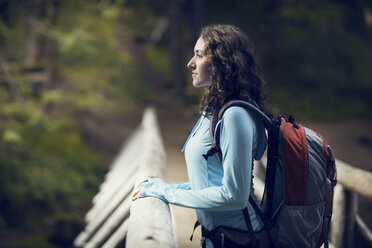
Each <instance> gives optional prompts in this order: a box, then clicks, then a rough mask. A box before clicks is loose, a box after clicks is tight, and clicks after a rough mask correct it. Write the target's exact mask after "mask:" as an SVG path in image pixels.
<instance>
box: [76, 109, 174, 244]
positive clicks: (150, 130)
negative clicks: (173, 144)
mask: <svg viewBox="0 0 372 248" xmlns="http://www.w3.org/2000/svg"><path fill="white" fill-rule="evenodd" d="M165 166H166V156H165V150H164V146H163V141H162V139H161V136H160V132H159V128H158V124H157V120H156V115H155V111H154V110H153V109H146V110H145V112H144V116H143V120H142V123H141V125H140V126H139V127H138V128H137V129H136V130H135V131H134V132H133V134H132V136H131V137H130V138H129V140H128V141H127V142H126V143H125V145H124V146H123V148H122V150H121V152H120V154H119V155H118V156H117V158H116V159H115V161H114V163H113V164H112V165H111V168H110V170H109V172H108V173H107V175H106V177H105V181H104V182H103V183H102V185H101V186H100V190H99V193H98V194H97V195H96V196H95V197H94V199H93V206H92V208H91V209H90V210H89V212H88V213H87V215H86V217H85V221H86V226H85V229H84V230H83V231H82V232H81V233H80V234H79V235H78V237H76V239H75V241H74V246H75V247H86V248H94V247H105V248H113V247H119V246H120V247H124V244H125V247H129V248H131V247H132V248H137V247H169V248H172V247H176V241H175V238H174V232H173V225H172V219H171V214H170V209H169V206H168V204H166V203H164V202H163V201H161V200H159V199H157V198H152V197H148V198H143V199H141V200H138V201H135V202H132V201H131V195H132V193H133V189H134V187H135V186H136V185H138V184H139V183H140V182H142V181H143V180H145V179H147V178H149V177H158V178H162V179H164V177H165Z"/></svg>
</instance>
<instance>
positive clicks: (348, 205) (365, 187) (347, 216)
mask: <svg viewBox="0 0 372 248" xmlns="http://www.w3.org/2000/svg"><path fill="white" fill-rule="evenodd" d="M266 160H267V159H266V156H264V157H263V158H262V159H261V160H260V161H255V166H254V171H253V173H254V175H255V177H254V188H255V193H256V195H257V198H258V199H259V200H261V197H262V195H263V191H264V178H265V167H266ZM336 168H337V180H338V182H337V185H336V187H335V193H334V200H333V217H332V220H331V231H330V242H331V243H330V247H336V248H346V247H347V248H349V247H350V248H351V247H355V245H354V236H355V235H356V234H358V237H359V238H360V240H358V242H359V243H361V244H363V245H365V246H366V247H372V232H371V231H370V230H369V229H368V227H367V225H366V224H365V223H364V221H363V220H362V218H361V217H360V215H359V213H358V195H361V196H363V197H366V198H368V199H369V200H372V173H371V172H369V171H365V170H362V169H359V168H356V167H353V166H351V165H349V164H347V163H345V162H343V161H341V160H338V159H336ZM363 247H364V246H363Z"/></svg>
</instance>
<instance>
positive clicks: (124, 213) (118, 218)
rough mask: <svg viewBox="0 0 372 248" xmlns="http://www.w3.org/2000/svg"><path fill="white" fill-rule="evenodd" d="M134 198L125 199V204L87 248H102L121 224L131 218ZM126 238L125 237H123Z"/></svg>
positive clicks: (106, 222)
mask: <svg viewBox="0 0 372 248" xmlns="http://www.w3.org/2000/svg"><path fill="white" fill-rule="evenodd" d="M131 201H132V198H131V197H128V198H127V199H125V201H124V202H123V204H120V206H118V208H117V209H116V210H115V211H114V212H113V213H112V214H111V215H110V216H109V217H108V219H107V220H106V221H105V222H104V223H103V225H102V226H101V227H100V228H99V229H98V230H97V232H96V233H95V234H94V236H93V237H92V239H90V240H89V241H88V242H87V243H86V244H85V246H84V247H85V248H96V247H101V246H102V244H103V242H104V241H105V240H107V239H108V237H110V236H111V235H112V233H114V232H115V230H116V229H117V228H118V227H119V226H120V224H121V223H123V222H124V221H125V219H126V218H127V217H128V216H129V209H130V205H131ZM123 238H124V237H123Z"/></svg>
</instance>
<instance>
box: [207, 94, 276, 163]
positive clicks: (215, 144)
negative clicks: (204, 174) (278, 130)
mask: <svg viewBox="0 0 372 248" xmlns="http://www.w3.org/2000/svg"><path fill="white" fill-rule="evenodd" d="M233 106H238V107H242V108H244V109H246V110H249V111H253V112H255V113H257V114H258V115H259V116H260V118H261V119H262V121H263V123H264V126H265V128H266V129H267V130H269V129H271V125H272V122H271V119H270V118H269V116H268V115H267V114H266V113H264V112H263V111H262V110H261V109H260V108H259V107H258V106H257V104H256V103H255V102H253V101H250V100H245V101H243V100H232V101H229V102H227V103H226V104H225V105H223V106H222V108H221V109H220V110H219V111H216V112H214V113H213V114H212V116H211V120H210V124H209V137H210V139H211V143H212V148H211V149H210V150H209V151H208V152H207V153H206V154H203V157H204V158H205V160H208V157H210V156H212V155H213V154H215V153H216V155H217V158H218V159H219V160H220V162H222V154H221V149H220V137H219V136H220V134H219V132H216V126H217V123H218V121H219V120H221V119H222V117H223V115H224V113H225V112H226V110H227V109H228V108H230V107H233ZM215 133H216V137H214V134H215Z"/></svg>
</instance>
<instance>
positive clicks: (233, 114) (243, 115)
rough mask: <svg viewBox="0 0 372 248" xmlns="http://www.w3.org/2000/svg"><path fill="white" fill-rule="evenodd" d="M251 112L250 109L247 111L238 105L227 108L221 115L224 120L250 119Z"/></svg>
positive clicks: (251, 117) (251, 119) (251, 118)
mask: <svg viewBox="0 0 372 248" xmlns="http://www.w3.org/2000/svg"><path fill="white" fill-rule="evenodd" d="M252 115H253V114H252V113H251V111H247V110H246V109H245V108H243V107H240V106H232V107H230V108H228V109H227V110H226V111H225V113H224V114H223V116H222V119H223V121H224V122H230V121H234V122H235V121H251V122H254V120H253V116H252Z"/></svg>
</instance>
